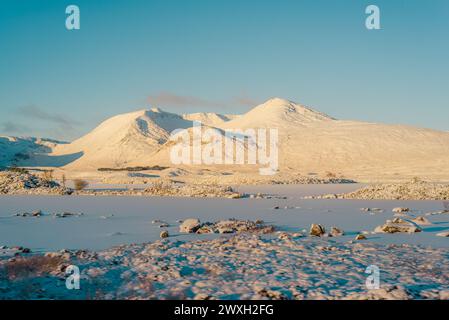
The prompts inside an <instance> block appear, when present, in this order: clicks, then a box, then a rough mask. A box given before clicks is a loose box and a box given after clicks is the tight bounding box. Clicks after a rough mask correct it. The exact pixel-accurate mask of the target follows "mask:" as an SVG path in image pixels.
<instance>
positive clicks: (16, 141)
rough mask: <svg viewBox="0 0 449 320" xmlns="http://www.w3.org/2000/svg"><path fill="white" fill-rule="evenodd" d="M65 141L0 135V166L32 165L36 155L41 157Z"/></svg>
mask: <svg viewBox="0 0 449 320" xmlns="http://www.w3.org/2000/svg"><path fill="white" fill-rule="evenodd" d="M65 143H66V142H62V141H57V140H52V139H45V138H34V137H11V136H0V167H3V166H5V167H6V166H16V165H17V166H20V165H33V164H34V163H35V160H36V157H39V156H41V157H43V156H45V155H46V154H48V153H51V152H52V150H53V149H54V148H55V147H56V146H57V145H60V144H65Z"/></svg>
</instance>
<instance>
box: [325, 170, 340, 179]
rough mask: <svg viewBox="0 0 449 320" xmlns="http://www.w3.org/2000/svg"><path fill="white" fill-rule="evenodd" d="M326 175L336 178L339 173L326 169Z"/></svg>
mask: <svg viewBox="0 0 449 320" xmlns="http://www.w3.org/2000/svg"><path fill="white" fill-rule="evenodd" d="M325 175H326V178H336V177H337V175H336V174H335V173H333V172H330V171H326V174H325Z"/></svg>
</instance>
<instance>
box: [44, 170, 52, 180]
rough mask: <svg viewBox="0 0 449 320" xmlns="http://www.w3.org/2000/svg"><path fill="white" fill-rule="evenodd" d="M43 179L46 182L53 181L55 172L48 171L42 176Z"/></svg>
mask: <svg viewBox="0 0 449 320" xmlns="http://www.w3.org/2000/svg"><path fill="white" fill-rule="evenodd" d="M42 179H44V180H45V181H53V170H46V171H44V173H43V174H42Z"/></svg>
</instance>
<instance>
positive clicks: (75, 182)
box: [73, 179, 89, 191]
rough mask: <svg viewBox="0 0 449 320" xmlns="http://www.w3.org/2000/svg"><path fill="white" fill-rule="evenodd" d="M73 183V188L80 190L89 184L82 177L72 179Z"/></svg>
mask: <svg viewBox="0 0 449 320" xmlns="http://www.w3.org/2000/svg"><path fill="white" fill-rule="evenodd" d="M73 185H74V186H75V190H77V191H80V190H84V189H86V188H87V187H88V186H89V182H87V181H86V180H82V179H75V180H73Z"/></svg>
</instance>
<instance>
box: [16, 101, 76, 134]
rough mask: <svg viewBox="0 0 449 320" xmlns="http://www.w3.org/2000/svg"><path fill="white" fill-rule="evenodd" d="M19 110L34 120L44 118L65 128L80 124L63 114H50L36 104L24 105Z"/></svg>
mask: <svg viewBox="0 0 449 320" xmlns="http://www.w3.org/2000/svg"><path fill="white" fill-rule="evenodd" d="M17 112H18V113H19V114H21V115H23V116H25V117H27V118H30V119H33V120H43V121H47V122H51V123H55V124H58V125H60V126H61V127H64V128H69V129H71V128H73V125H75V124H78V122H77V121H74V120H72V119H69V118H68V117H66V116H63V115H61V114H50V113H48V112H46V111H44V110H42V109H40V108H38V107H36V106H23V107H19V108H18V109H17Z"/></svg>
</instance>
